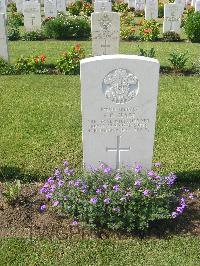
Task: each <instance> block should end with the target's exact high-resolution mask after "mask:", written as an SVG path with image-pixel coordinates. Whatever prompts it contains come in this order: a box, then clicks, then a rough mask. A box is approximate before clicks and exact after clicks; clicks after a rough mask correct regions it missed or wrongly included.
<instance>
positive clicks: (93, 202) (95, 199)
mask: <svg viewBox="0 0 200 266" xmlns="http://www.w3.org/2000/svg"><path fill="white" fill-rule="evenodd" d="M97 201H98V199H97V198H96V197H95V198H91V199H90V202H91V203H92V204H96V203H97Z"/></svg>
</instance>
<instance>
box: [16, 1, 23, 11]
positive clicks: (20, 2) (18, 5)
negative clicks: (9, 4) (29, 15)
mask: <svg viewBox="0 0 200 266" xmlns="http://www.w3.org/2000/svg"><path fill="white" fill-rule="evenodd" d="M23 2H24V1H23V0H16V7H17V12H18V13H23Z"/></svg>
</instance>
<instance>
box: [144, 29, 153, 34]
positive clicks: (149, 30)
mask: <svg viewBox="0 0 200 266" xmlns="http://www.w3.org/2000/svg"><path fill="white" fill-rule="evenodd" d="M143 31H144V33H150V32H152V30H151V29H144V30H143Z"/></svg>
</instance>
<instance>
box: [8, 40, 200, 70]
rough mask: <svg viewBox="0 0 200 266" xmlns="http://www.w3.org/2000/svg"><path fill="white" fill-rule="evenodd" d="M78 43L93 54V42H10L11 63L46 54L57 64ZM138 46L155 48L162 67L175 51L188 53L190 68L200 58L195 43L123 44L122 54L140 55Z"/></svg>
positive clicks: (88, 53) (48, 58)
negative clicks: (68, 49)
mask: <svg viewBox="0 0 200 266" xmlns="http://www.w3.org/2000/svg"><path fill="white" fill-rule="evenodd" d="M76 43H80V44H81V46H82V47H83V48H84V49H85V50H86V54H87V55H90V54H91V46H92V44H91V42H90V41H56V40H48V41H30V42H24V41H17V42H9V50H10V59H11V63H14V62H16V60H17V58H19V57H20V56H21V55H24V56H29V55H40V54H42V53H44V54H45V55H46V56H47V60H46V62H47V63H56V60H57V59H58V58H59V56H60V54H61V53H63V52H65V51H66V49H67V47H70V46H72V45H74V44H76ZM138 46H140V47H141V48H144V49H150V48H151V47H154V49H155V51H156V58H157V59H158V60H159V61H160V64H161V65H162V66H169V62H168V58H169V54H170V53H171V52H173V51H175V50H178V51H179V52H187V51H188V57H189V60H188V66H190V67H191V64H192V63H193V62H194V61H196V60H197V59H198V57H200V54H199V51H200V44H198V43H195V44H191V43H187V42H180V43H177V42H176V43H173V42H171V43H169V42H121V44H120V53H122V54H136V55H137V54H138V53H139V49H138Z"/></svg>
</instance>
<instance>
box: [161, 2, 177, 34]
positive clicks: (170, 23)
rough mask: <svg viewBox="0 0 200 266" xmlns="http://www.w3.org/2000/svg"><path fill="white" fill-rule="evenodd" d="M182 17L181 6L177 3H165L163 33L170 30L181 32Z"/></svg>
mask: <svg viewBox="0 0 200 266" xmlns="http://www.w3.org/2000/svg"><path fill="white" fill-rule="evenodd" d="M180 27H181V18H180V11H179V6H178V5H177V4H165V5H164V23H163V33H165V32H168V31H174V32H176V33H180Z"/></svg>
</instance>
